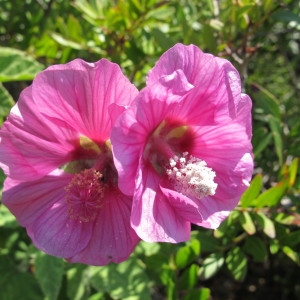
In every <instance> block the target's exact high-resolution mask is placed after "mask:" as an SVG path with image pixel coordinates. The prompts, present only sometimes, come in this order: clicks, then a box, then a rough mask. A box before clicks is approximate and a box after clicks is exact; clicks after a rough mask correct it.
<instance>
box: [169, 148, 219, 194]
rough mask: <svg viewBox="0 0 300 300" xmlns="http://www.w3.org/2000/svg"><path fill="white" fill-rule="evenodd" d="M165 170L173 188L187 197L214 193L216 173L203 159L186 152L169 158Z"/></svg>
mask: <svg viewBox="0 0 300 300" xmlns="http://www.w3.org/2000/svg"><path fill="white" fill-rule="evenodd" d="M166 172H167V175H168V177H169V179H170V180H171V184H172V186H173V188H174V189H175V190H176V191H177V192H179V193H182V194H183V195H185V196H187V197H191V196H192V197H196V198H203V197H205V196H212V195H214V194H215V193H216V189H217V186H218V184H217V183H215V182H214V178H215V176H216V173H215V172H214V171H213V170H212V169H211V168H209V167H207V165H206V162H205V161H204V160H201V159H198V158H196V157H194V156H192V155H189V154H188V152H184V153H183V154H182V156H180V157H178V156H175V157H173V158H170V160H169V166H168V167H167V170H166Z"/></svg>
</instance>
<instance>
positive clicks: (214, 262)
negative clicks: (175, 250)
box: [200, 253, 224, 280]
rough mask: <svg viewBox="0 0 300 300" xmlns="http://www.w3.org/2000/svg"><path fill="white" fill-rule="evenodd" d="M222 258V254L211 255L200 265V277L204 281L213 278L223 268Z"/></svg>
mask: <svg viewBox="0 0 300 300" xmlns="http://www.w3.org/2000/svg"><path fill="white" fill-rule="evenodd" d="M223 264H224V257H223V254H222V253H212V254H210V255H209V256H208V257H207V258H205V259H204V261H203V262H202V264H201V267H200V276H201V278H202V279H204V280H206V279H209V278H211V277H213V276H214V275H215V274H216V273H217V272H218V271H219V270H220V269H221V267H222V266H223Z"/></svg>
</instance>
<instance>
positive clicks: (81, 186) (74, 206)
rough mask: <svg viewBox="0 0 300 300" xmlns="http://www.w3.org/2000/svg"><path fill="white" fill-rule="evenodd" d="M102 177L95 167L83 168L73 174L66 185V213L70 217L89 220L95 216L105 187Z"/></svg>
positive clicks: (81, 220)
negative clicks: (67, 206)
mask: <svg viewBox="0 0 300 300" xmlns="http://www.w3.org/2000/svg"><path fill="white" fill-rule="evenodd" d="M102 177H103V175H102V174H101V173H100V172H99V171H97V170H95V169H85V170H83V171H81V172H80V173H77V174H75V175H74V176H73V178H72V180H71V181H70V183H69V184H68V185H67V187H66V192H67V195H66V200H67V203H68V205H69V209H68V213H69V214H70V217H71V218H72V219H74V220H78V221H80V222H89V221H92V220H94V219H95V218H96V216H97V213H98V209H99V208H100V207H101V206H102V205H103V196H104V191H105V188H106V185H105V184H104V183H103V182H102Z"/></svg>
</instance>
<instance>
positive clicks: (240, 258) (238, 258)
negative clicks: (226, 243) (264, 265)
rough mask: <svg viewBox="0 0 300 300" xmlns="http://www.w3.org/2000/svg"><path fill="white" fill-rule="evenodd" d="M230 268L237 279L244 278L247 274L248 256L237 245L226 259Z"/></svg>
mask: <svg viewBox="0 0 300 300" xmlns="http://www.w3.org/2000/svg"><path fill="white" fill-rule="evenodd" d="M225 262H226V265H227V268H228V270H229V271H230V272H231V274H232V276H233V278H234V279H235V280H239V281H241V280H243V279H244V278H245V276H246V274H247V258H246V256H245V254H244V253H243V251H242V250H241V248H240V247H238V246H235V247H234V248H233V249H231V250H230V251H229V252H228V253H227V257H226V259H225Z"/></svg>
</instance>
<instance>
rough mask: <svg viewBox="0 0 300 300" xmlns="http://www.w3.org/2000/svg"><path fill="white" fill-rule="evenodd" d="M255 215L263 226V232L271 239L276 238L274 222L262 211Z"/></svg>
mask: <svg viewBox="0 0 300 300" xmlns="http://www.w3.org/2000/svg"><path fill="white" fill-rule="evenodd" d="M253 217H254V218H255V219H256V221H257V223H258V225H259V226H260V227H261V228H262V230H263V232H264V233H265V234H266V235H267V236H268V237H270V238H271V239H274V238H275V236H276V230H275V225H274V222H273V221H272V220H271V219H270V218H268V217H267V216H266V215H264V214H263V213H262V212H258V213H256V214H254V215H253Z"/></svg>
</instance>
